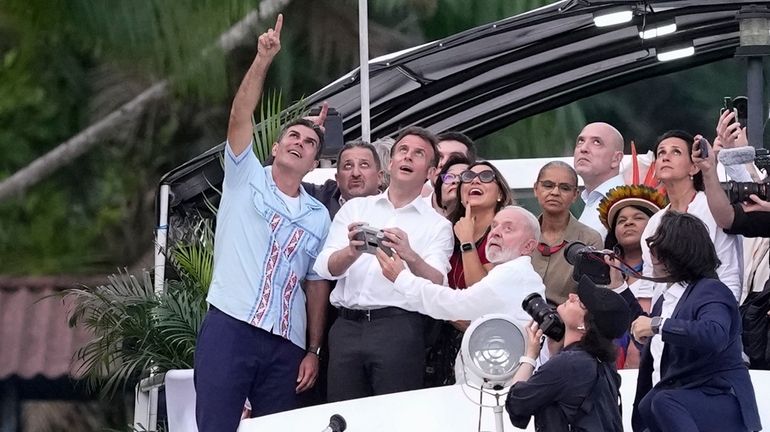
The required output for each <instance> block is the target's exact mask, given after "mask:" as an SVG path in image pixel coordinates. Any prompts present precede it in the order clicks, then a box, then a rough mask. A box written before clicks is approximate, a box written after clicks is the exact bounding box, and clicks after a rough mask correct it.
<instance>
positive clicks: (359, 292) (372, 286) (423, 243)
mask: <svg viewBox="0 0 770 432" xmlns="http://www.w3.org/2000/svg"><path fill="white" fill-rule="evenodd" d="M354 222H365V223H367V224H369V226H370V227H372V228H379V229H383V228H400V229H402V230H403V231H404V232H406V234H407V236H408V237H409V245H410V246H411V248H412V249H413V250H414V251H415V252H416V253H417V254H418V255H419V256H420V257H421V258H422V259H423V260H424V261H425V262H426V263H427V264H428V265H429V266H431V267H433V268H434V269H436V270H437V271H438V272H440V273H442V274H443V275H444V281H446V274H447V272H449V268H450V265H449V256H450V255H451V254H452V248H453V246H454V233H453V232H452V224H451V223H450V222H449V221H448V220H447V219H446V218H445V217H443V216H441V215H439V214H438V213H436V211H435V210H434V209H433V207H431V205H430V204H429V203H428V201H426V200H425V198H423V197H421V196H417V197H416V198H415V199H414V200H413V201H412V202H410V203H409V204H407V205H405V206H403V207H401V208H394V207H393V204H392V203H391V202H390V200H389V199H388V191H387V190H386V191H385V192H383V193H381V194H379V195H374V196H367V197H360V198H353V199H351V200H349V201H348V202H346V203H345V205H344V206H342V207H341V208H340V210H339V212H337V215H336V216H334V221H332V225H331V228H330V229H329V235H328V237H327V238H326V243H325V244H324V246H323V249H322V250H321V253H320V254H319V255H318V258H317V259H316V262H315V266H314V267H313V268H314V270H315V271H316V272H318V274H319V275H320V276H321V277H323V278H325V279H329V280H337V286H336V287H335V288H334V290H333V291H332V293H331V295H330V297H329V300H330V301H331V304H332V305H334V306H336V307H345V308H348V309H379V308H383V307H388V306H395V307H400V308H403V309H407V310H414V309H413V308H410V307H409V304H408V302H407V299H406V298H405V297H404V296H403V295H400V294H398V293H396V292H395V291H394V290H393V288H392V285H393V284H392V282H390V281H389V280H387V279H386V278H385V277H384V276H383V275H382V268H380V263H379V262H378V261H377V258H376V257H375V256H374V255H372V254H368V253H364V254H362V255H361V256H360V257H358V259H357V260H356V261H355V262H354V263H353V264H352V265H351V266H350V267H349V268H348V269H347V271H345V272H344V273H342V274H341V275H339V276H332V274H331V273H330V272H329V257H331V255H332V254H333V253H334V252H337V251H338V250H340V249H342V248H344V247H347V246H348V244H349V240H348V225H350V224H351V223H354ZM447 289H448V288H447Z"/></svg>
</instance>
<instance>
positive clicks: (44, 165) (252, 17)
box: [0, 0, 289, 201]
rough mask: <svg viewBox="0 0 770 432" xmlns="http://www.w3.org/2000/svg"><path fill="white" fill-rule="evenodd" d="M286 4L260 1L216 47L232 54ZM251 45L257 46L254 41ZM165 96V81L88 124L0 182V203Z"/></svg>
mask: <svg viewBox="0 0 770 432" xmlns="http://www.w3.org/2000/svg"><path fill="white" fill-rule="evenodd" d="M287 3H289V0H263V2H262V3H261V4H260V10H261V13H258V12H257V11H252V12H250V13H249V14H247V15H246V17H244V18H243V19H242V20H241V21H239V22H238V23H236V24H235V25H234V26H232V27H230V29H228V30H227V31H226V32H225V33H223V34H222V35H220V36H219V39H218V40H217V46H218V47H219V48H220V49H222V50H224V51H225V52H229V51H232V50H233V49H234V48H235V47H236V46H238V45H239V44H241V43H243V42H244V41H246V40H247V38H249V37H251V36H253V35H254V34H255V32H254V29H255V28H257V24H258V23H259V21H260V20H261V19H264V18H266V17H268V16H271V15H273V14H274V13H275V12H277V10H279V9H280V8H282V7H284V6H285V5H286V4H287ZM254 44H255V45H256V41H255V42H254ZM209 49H210V48H209ZM209 49H206V50H204V51H203V52H202V55H204V56H205V55H206V52H207V51H208V50H209ZM168 94H169V81H168V80H163V81H160V82H158V83H155V84H153V85H152V86H151V87H150V88H148V89H147V90H145V91H143V92H142V93H140V94H139V95H138V96H136V97H135V98H134V99H132V100H131V101H129V102H127V103H126V104H124V105H123V106H121V107H120V108H118V109H117V110H115V111H113V112H111V113H110V114H108V115H107V116H105V117H104V118H102V119H101V120H99V121H97V122H96V123H93V124H91V125H90V126H89V127H87V128H86V129H85V130H83V131H81V132H80V133H78V134H77V135H75V136H73V137H72V138H70V139H68V140H67V141H65V142H63V143H61V144H59V145H58V146H56V147H55V148H54V149H53V150H51V151H49V152H48V153H46V154H45V155H43V156H41V157H39V158H37V159H35V160H34V161H32V163H30V164H29V165H27V166H26V167H24V168H22V169H20V170H19V171H16V172H15V173H14V174H12V175H11V176H10V177H8V178H6V179H4V180H3V181H2V182H0V201H3V200H6V199H8V198H10V197H13V196H19V195H21V194H23V193H24V192H25V191H26V190H27V189H29V188H30V187H31V186H33V185H35V184H36V183H38V182H40V181H41V180H43V179H45V178H46V177H47V176H48V175H50V174H51V173H53V172H54V171H56V170H57V169H59V168H61V167H63V166H65V165H67V164H69V163H70V162H72V161H73V160H75V159H76V158H78V157H79V156H81V155H83V154H84V153H87V152H88V151H90V150H91V149H92V148H93V147H95V146H96V145H97V144H99V143H102V142H104V141H106V140H107V139H108V138H109V137H111V136H112V135H113V134H114V133H115V130H117V129H119V128H120V127H121V126H122V125H124V124H126V123H127V122H128V121H130V120H131V119H133V118H135V117H136V116H138V115H139V114H141V113H142V112H143V110H144V109H145V108H147V107H148V106H150V105H151V104H152V103H154V102H157V101H159V100H162V99H163V98H165V97H167V96H168Z"/></svg>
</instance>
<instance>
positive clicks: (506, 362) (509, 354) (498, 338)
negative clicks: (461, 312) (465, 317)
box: [458, 314, 527, 432]
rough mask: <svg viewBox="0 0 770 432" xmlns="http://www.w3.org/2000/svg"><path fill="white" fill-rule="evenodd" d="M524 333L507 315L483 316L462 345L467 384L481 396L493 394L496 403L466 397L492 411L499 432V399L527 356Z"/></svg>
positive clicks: (462, 363) (466, 332) (476, 321)
mask: <svg viewBox="0 0 770 432" xmlns="http://www.w3.org/2000/svg"><path fill="white" fill-rule="evenodd" d="M525 334H526V333H525V332H524V330H523V329H522V328H521V327H520V326H519V325H518V324H517V323H516V321H515V320H514V319H513V318H511V317H509V316H507V315H502V314H490V315H484V316H482V317H481V318H479V319H477V320H475V321H474V322H473V323H471V325H470V327H468V329H467V330H466V331H465V334H464V335H463V341H462V344H461V345H460V363H461V366H462V374H463V376H464V378H465V385H467V386H468V387H471V388H474V389H476V390H479V391H481V392H482V393H488V394H493V395H494V397H495V401H496V403H495V405H489V406H488V405H483V403H480V402H477V401H475V400H474V399H473V398H471V397H470V396H468V394H467V393H466V396H467V397H468V399H469V400H470V401H471V402H473V403H474V404H477V405H480V406H482V407H487V408H492V409H493V411H494V414H495V426H496V429H497V431H499V432H502V431H503V407H502V405H500V396H502V395H504V394H505V393H507V392H506V391H504V390H505V389H506V388H507V387H509V386H510V385H511V380H512V379H513V375H514V373H515V372H516V369H518V367H519V364H520V363H519V359H520V358H521V356H522V355H524V353H526V349H527V338H526V337H525ZM458 378H459V376H458ZM489 390H492V392H490V391H489ZM463 392H465V386H463Z"/></svg>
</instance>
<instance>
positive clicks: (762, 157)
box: [720, 148, 770, 204]
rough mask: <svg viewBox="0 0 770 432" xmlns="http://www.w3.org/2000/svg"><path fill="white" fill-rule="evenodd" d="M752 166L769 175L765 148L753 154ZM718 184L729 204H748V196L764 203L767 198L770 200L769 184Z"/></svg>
mask: <svg viewBox="0 0 770 432" xmlns="http://www.w3.org/2000/svg"><path fill="white" fill-rule="evenodd" d="M754 165H756V167H757V168H759V169H761V170H763V171H764V172H765V173H770V151H768V150H767V149H765V148H758V149H756V150H755V154H754ZM720 184H721V185H722V189H724V191H725V193H726V194H727V197H728V198H729V200H730V204H736V203H741V202H750V201H751V199H750V198H749V196H750V195H756V196H757V197H759V199H761V200H764V201H768V198H770V196H769V195H770V183H766V182H762V183H754V182H734V181H728V182H722V183H720Z"/></svg>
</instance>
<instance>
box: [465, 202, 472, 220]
mask: <svg viewBox="0 0 770 432" xmlns="http://www.w3.org/2000/svg"><path fill="white" fill-rule="evenodd" d="M465 217H467V218H470V217H471V203H470V201H466V202H465Z"/></svg>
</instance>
